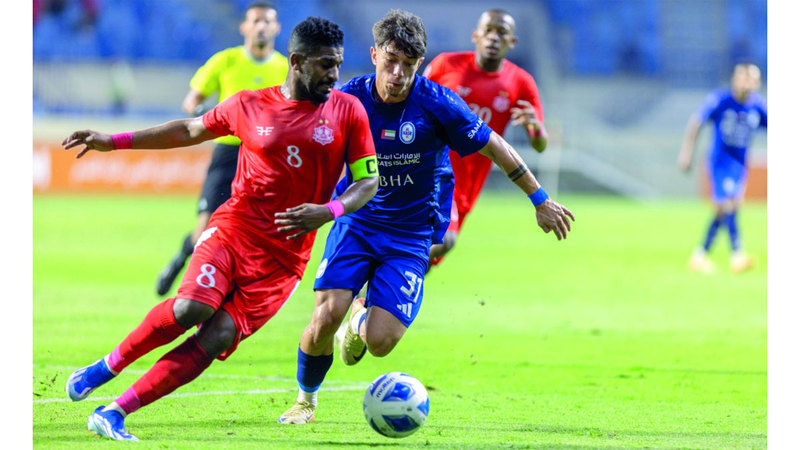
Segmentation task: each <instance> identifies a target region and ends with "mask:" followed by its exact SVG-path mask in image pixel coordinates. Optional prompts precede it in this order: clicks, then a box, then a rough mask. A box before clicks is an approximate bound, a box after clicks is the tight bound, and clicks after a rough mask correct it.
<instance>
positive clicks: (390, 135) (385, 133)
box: [381, 130, 394, 141]
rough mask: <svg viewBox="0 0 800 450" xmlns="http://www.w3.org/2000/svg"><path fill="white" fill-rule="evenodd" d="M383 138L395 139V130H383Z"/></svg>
mask: <svg viewBox="0 0 800 450" xmlns="http://www.w3.org/2000/svg"><path fill="white" fill-rule="evenodd" d="M381 139H388V140H390V141H393V140H394V130H381Z"/></svg>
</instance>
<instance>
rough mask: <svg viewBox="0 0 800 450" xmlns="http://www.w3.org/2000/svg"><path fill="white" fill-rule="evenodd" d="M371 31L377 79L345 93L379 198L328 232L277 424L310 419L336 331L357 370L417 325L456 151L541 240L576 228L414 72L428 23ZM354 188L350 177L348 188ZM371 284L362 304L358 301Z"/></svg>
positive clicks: (519, 166)
mask: <svg viewBox="0 0 800 450" xmlns="http://www.w3.org/2000/svg"><path fill="white" fill-rule="evenodd" d="M372 32H373V36H374V38H375V46H374V47H372V48H370V53H371V55H372V62H373V63H374V64H375V67H376V71H375V74H372V75H367V76H362V77H357V78H355V79H353V80H351V81H350V82H349V83H347V84H346V85H345V86H344V87H343V88H342V90H343V91H344V92H347V93H350V94H352V95H355V96H356V97H357V98H358V99H359V100H360V101H361V102H362V104H363V105H364V108H365V109H366V111H367V114H368V116H369V118H370V128H371V130H372V137H373V140H374V142H375V147H376V152H377V155H378V164H379V167H378V169H379V174H380V183H379V187H378V192H377V194H376V195H375V197H373V199H372V200H371V201H369V202H367V204H366V205H365V206H364V207H362V208H361V210H360V211H358V212H357V213H350V214H348V215H344V216H341V217H339V218H338V219H336V221H335V223H334V225H333V226H332V228H331V230H330V233H329V235H328V240H327V242H326V245H325V251H324V254H323V257H322V261H321V262H320V265H319V269H318V270H317V274H316V281H315V284H314V289H315V291H316V305H315V308H314V312H313V314H312V317H311V321H310V323H309V324H308V326H307V327H306V328H305V330H304V331H303V334H302V335H301V338H300V348H299V349H298V356H297V381H298V384H299V393H298V397H297V402H296V403H295V405H294V406H292V407H291V408H289V409H288V410H287V411H286V412H284V413H283V414H282V415H281V416H280V418H279V419H278V422H279V423H293V424H304V423H308V422H311V421H312V420H313V419H314V411H315V409H316V406H317V391H318V389H319V387H320V385H321V384H322V381H323V379H324V378H325V374H326V373H327V371H328V369H329V368H330V366H331V364H332V362H333V347H334V341H335V339H334V335H335V334H336V336H337V337H338V339H337V340H338V342H337V344H336V345H337V347H338V349H339V353H340V357H341V358H342V359H343V360H344V362H345V364H348V365H352V364H355V363H357V362H358V361H359V360H360V359H361V358H362V357H363V356H364V354H365V353H366V351H367V350H369V352H370V353H371V354H372V355H374V356H378V357H382V356H385V355H387V354H389V352H391V351H392V349H393V348H394V347H395V345H396V344H397V343H398V341H399V340H400V339H401V338H402V336H403V335H404V334H405V332H406V330H407V329H408V327H409V326H410V325H411V323H412V322H413V321H414V318H415V317H416V315H417V313H418V312H419V308H420V305H421V303H422V297H423V284H424V276H425V271H426V269H427V267H428V251H429V248H430V246H431V244H432V242H433V241H434V234H435V231H437V230H438V231H439V233H438V236H437V237H438V238H441V235H442V234H443V231H444V230H445V229H446V228H447V221H448V220H449V215H450V214H449V205H447V206H445V207H443V206H442V205H439V198H440V197H441V195H440V189H441V185H440V183H439V179H438V178H439V170H437V168H438V167H439V166H440V164H441V163H442V158H443V157H444V156H445V155H446V154H447V153H446V152H447V151H448V146H449V147H450V148H453V149H456V151H458V152H459V153H460V154H462V155H468V154H471V153H475V152H478V151H480V152H481V153H482V154H484V155H486V156H487V157H489V158H490V159H492V160H493V161H494V162H495V163H496V164H497V165H498V166H499V167H500V168H501V169H503V171H504V172H505V173H506V174H508V176H509V178H511V180H512V181H514V182H515V183H516V184H517V186H519V187H520V188H521V189H522V190H523V191H524V192H525V193H526V194H528V196H529V197H530V198H531V200H532V202H533V204H534V205H535V207H536V218H537V222H538V224H539V226H540V227H541V228H542V229H543V230H544V231H545V232H549V231H553V232H554V233H555V235H556V237H557V238H558V239H559V240H560V239H562V238H565V237H566V234H567V232H568V231H569V230H570V229H571V227H570V222H569V220H570V219H572V220H575V218H574V216H573V214H572V212H570V211H569V210H568V209H567V208H565V207H563V206H562V205H560V204H558V203H556V202H554V201H553V200H551V199H549V198H548V197H547V194H545V193H544V190H543V189H542V188H541V186H540V185H539V183H538V181H536V178H535V177H534V176H533V174H532V173H531V172H530V171H529V170H528V168H527V167H526V166H525V164H524V163H523V161H522V159H521V158H520V157H519V155H518V154H517V152H516V151H515V150H514V149H513V148H512V147H511V146H510V145H509V144H508V143H506V142H505V140H503V138H502V137H501V136H500V135H498V134H497V133H494V132H493V131H492V130H491V129H490V128H489V127H488V126H487V125H486V124H485V123H483V121H482V120H481V119H480V118H478V116H476V115H475V114H474V113H472V112H471V111H470V109H469V108H468V107H467V105H466V103H464V101H463V100H461V98H460V97H459V96H458V95H457V94H456V93H454V92H453V91H451V90H450V89H447V88H444V87H442V86H440V85H438V84H436V83H433V82H431V81H429V80H427V79H426V78H423V77H420V76H417V75H416V71H417V69H418V68H419V66H420V64H421V63H422V60H423V58H422V57H423V55H424V54H425V48H426V34H425V29H424V26H423V24H422V20H421V19H419V18H418V17H417V16H414V15H413V14H411V13H408V12H406V11H400V10H391V11H389V12H388V13H387V14H386V15H385V16H384V17H383V18H382V19H380V20H379V21H378V22H377V23H376V24H375V25H374V26H373V29H372ZM350 179H351V174H350V173H347V175H346V179H345V180H343V182H342V186H345V185H346V183H347V182H348V180H350ZM340 191H341V190H340ZM340 191H339V192H340ZM365 284H368V288H367V292H366V298H365V299H362V298H359V299H357V300H356V301H353V297H354V296H355V295H356V294H357V293H358V292H359V291H360V290H361V289H362V287H363V286H364V285H365ZM351 304H352V306H353V307H352V310H351V312H350V316H349V317H348V319H347V320H346V321H345V322H344V324H343V327H342V329H341V332H339V333H337V332H336V331H337V328H339V325H340V324H341V323H342V321H343V319H344V318H345V317H346V316H347V311H348V309H349V308H350V306H351Z"/></svg>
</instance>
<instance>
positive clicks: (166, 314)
mask: <svg viewBox="0 0 800 450" xmlns="http://www.w3.org/2000/svg"><path fill="white" fill-rule="evenodd" d="M174 303H175V298H169V299H167V300H164V301H163V302H161V303H159V304H157V305H156V306H154V307H153V309H151V310H150V312H149V313H147V316H145V318H144V320H142V323H140V324H139V326H138V327H136V328H135V329H134V330H133V331H131V333H130V334H129V335H128V336H127V337H126V338H125V339H124V340H123V341H122V343H120V344H119V345H118V346H117V348H115V349H114V351H113V352H111V354H110V355H109V357H108V366H109V368H110V369H111V370H113V371H114V372H115V373H119V372H121V371H122V369H124V368H126V367H128V365H129V364H131V363H132V362H134V361H136V360H137V359H139V358H140V357H141V356H142V355H145V354H147V353H148V352H150V351H151V350H153V349H154V348H156V347H160V346H162V345H164V344H168V343H170V342H172V341H174V340H175V339H176V338H177V337H178V336H180V335H182V334H183V333H184V332H185V331H186V328H183V327H182V326H180V325H178V323H177V322H176V321H175V314H174V313H173V312H172V305H173V304H174Z"/></svg>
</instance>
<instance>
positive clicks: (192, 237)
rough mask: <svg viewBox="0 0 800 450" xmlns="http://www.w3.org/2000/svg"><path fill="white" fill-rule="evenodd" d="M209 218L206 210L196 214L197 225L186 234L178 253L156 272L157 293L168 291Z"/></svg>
mask: <svg viewBox="0 0 800 450" xmlns="http://www.w3.org/2000/svg"><path fill="white" fill-rule="evenodd" d="M209 220H211V213H210V212H208V211H203V212H200V213H199V214H198V215H197V225H196V226H195V228H194V230H192V232H191V233H189V234H188V235H186V237H185V238H184V240H183V243H182V244H181V248H180V250H178V253H176V254H175V256H173V257H172V259H170V260H169V262H168V263H167V265H166V266H165V267H164V269H162V270H161V273H159V274H158V279H157V280H156V292H157V293H158V295H164V294H166V293H167V292H169V289H170V288H171V287H172V284H173V283H174V282H175V279H176V278H177V277H178V274H179V273H180V272H181V269H183V266H185V265H186V260H187V259H189V257H190V256H192V252H193V251H194V245H195V244H196V243H197V239H199V238H200V234H202V233H203V230H205V229H206V228H208V221H209Z"/></svg>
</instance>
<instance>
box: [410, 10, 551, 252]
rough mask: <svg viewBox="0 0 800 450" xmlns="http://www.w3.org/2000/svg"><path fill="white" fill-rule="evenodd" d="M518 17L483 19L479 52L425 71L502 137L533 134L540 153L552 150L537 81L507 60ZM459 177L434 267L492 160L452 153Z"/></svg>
mask: <svg viewBox="0 0 800 450" xmlns="http://www.w3.org/2000/svg"><path fill="white" fill-rule="evenodd" d="M514 28H515V23H514V18H513V17H512V16H511V14H509V13H508V12H507V11H505V10H502V9H491V10H488V11H486V12H484V13H483V14H481V16H480V19H479V20H478V26H477V29H476V30H475V31H473V32H472V42H474V43H475V51H470V52H455V53H442V54H440V55H439V56H437V57H436V58H434V59H433V61H431V63H430V64H429V65H428V67H426V68H425V72H424V76H426V77H427V78H428V79H430V80H432V81H435V82H437V83H439V84H441V85H443V86H446V87H448V88H450V89H452V90H454V91H456V92H457V93H458V95H460V96H461V98H463V99H464V101H466V102H467V104H468V105H469V107H470V108H472V110H473V111H474V112H475V113H476V114H477V115H478V116H479V117H480V118H481V119H483V121H484V122H486V123H487V124H488V125H489V127H491V128H492V129H493V130H495V131H496V132H498V133H500V134H503V133H504V132H505V129H506V127H507V126H508V123H509V122H510V121H512V120H513V122H512V123H513V124H514V125H523V126H525V128H526V129H527V132H528V136H529V139H530V144H531V147H533V148H534V149H536V151H538V152H542V151H544V149H545V147H546V146H547V131H546V130H545V128H544V111H542V102H541V100H540V99H539V90H538V88H537V87H536V82H535V81H534V80H533V77H532V76H531V75H530V74H528V73H527V72H525V70H523V69H521V68H520V67H519V66H517V65H516V64H514V63H512V62H511V61H508V60H506V59H505V57H506V54H507V53H508V51H509V50H510V49H512V48H514V45H516V43H517V37H516V36H515V35H514ZM450 161H451V164H452V166H453V174H454V176H455V189H454V192H453V206H452V208H451V214H450V216H451V217H450V227H449V228H448V229H447V233H446V234H445V237H444V243H443V244H439V245H433V246H432V247H431V253H430V259H431V264H432V265H437V264H439V262H441V260H442V258H443V257H444V255H445V253H447V252H448V251H450V249H452V248H453V246H454V245H455V241H456V238H457V236H458V232H459V230H460V229H461V225H463V223H464V219H465V218H466V216H467V214H469V212H470V211H471V210H472V207H473V206H474V205H475V202H476V201H477V199H478V195H479V194H480V192H481V189H482V188H483V184H484V182H485V181H486V178H487V177H488V176H489V171H490V170H491V168H492V161H490V160H489V158H487V157H485V156H483V155H480V154H478V153H474V154H472V155H469V156H466V157H461V156H460V155H459V154H458V153H457V152H455V151H453V150H450Z"/></svg>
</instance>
